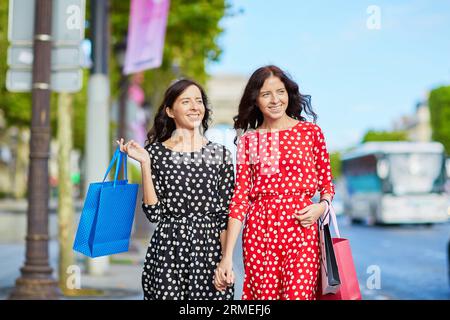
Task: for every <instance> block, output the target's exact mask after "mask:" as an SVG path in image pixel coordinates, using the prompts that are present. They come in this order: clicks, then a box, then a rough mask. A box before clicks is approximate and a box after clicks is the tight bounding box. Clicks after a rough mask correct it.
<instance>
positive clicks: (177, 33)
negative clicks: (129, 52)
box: [111, 0, 233, 107]
mask: <svg viewBox="0 0 450 320" xmlns="http://www.w3.org/2000/svg"><path fill="white" fill-rule="evenodd" d="M128 15H129V2H128V1H113V2H112V3H111V24H112V34H111V42H112V47H114V46H115V45H117V44H118V43H120V42H121V41H123V39H124V38H125V37H126V33H127V29H128ZM231 15H233V13H231V6H230V4H229V3H228V2H227V1H225V0H189V1H186V0H171V1H170V9H169V17H168V21H167V31H166V38H165V46H164V55H163V63H162V65H161V67H159V68H157V69H151V70H148V71H146V72H145V82H144V83H145V86H144V90H145V93H146V96H148V97H149V98H150V103H151V105H152V106H154V107H157V106H158V104H159V103H160V102H161V100H162V95H163V93H164V91H165V89H166V88H167V86H168V85H169V84H170V82H171V81H172V80H173V79H175V78H178V77H181V76H185V77H191V78H193V79H195V80H197V81H198V82H200V83H201V84H205V83H206V80H207V78H208V75H207V73H206V69H205V66H206V63H208V62H212V61H217V60H218V59H219V57H220V55H221V53H222V49H221V48H220V46H219V45H218V43H217V41H218V37H219V36H220V34H221V33H222V32H223V28H222V27H221V26H220V24H219V22H220V20H221V19H222V18H223V17H226V16H231ZM117 70H118V69H117V62H116V61H114V63H113V64H111V84H112V93H113V95H116V94H117V91H118V87H119V86H118V83H119V78H120V74H119V73H118V71H117Z"/></svg>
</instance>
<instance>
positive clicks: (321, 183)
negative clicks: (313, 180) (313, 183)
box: [314, 126, 334, 198]
mask: <svg viewBox="0 0 450 320" xmlns="http://www.w3.org/2000/svg"><path fill="white" fill-rule="evenodd" d="M314 163H315V167H316V173H317V180H318V184H317V189H318V190H317V191H319V192H320V195H321V196H322V195H324V194H326V193H328V194H330V195H331V197H332V198H333V197H334V185H333V177H332V175H331V163H330V156H329V154H328V151H327V147H326V144H325V137H324V135H323V132H322V130H321V129H320V128H319V127H318V126H316V134H315V141H314Z"/></svg>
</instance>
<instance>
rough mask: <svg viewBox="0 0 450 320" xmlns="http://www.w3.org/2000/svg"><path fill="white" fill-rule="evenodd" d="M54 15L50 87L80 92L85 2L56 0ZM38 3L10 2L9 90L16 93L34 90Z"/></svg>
mask: <svg viewBox="0 0 450 320" xmlns="http://www.w3.org/2000/svg"><path fill="white" fill-rule="evenodd" d="M52 3H53V8H52V10H53V14H52V61H51V70H52V73H51V81H50V88H51V90H52V91H56V92H76V91H79V90H80V89H81V87H82V80H83V73H82V71H81V67H82V64H83V53H82V41H83V39H84V29H85V26H84V21H85V5H86V3H85V0H55V1H53V2H52ZM34 12H35V0H10V2H9V16H8V40H9V42H10V47H9V48H8V58H7V62H8V66H9V70H8V71H7V75H6V79H7V80H6V88H7V89H8V90H9V91H12V92H29V91H31V89H32V84H31V79H32V67H33V37H34Z"/></svg>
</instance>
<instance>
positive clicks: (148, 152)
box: [118, 79, 234, 300]
mask: <svg viewBox="0 0 450 320" xmlns="http://www.w3.org/2000/svg"><path fill="white" fill-rule="evenodd" d="M209 114H210V110H209V109H208V101H207V97H206V95H205V93H204V91H203V89H202V88H201V87H200V86H199V85H198V84H196V83H195V82H193V81H191V80H186V79H185V80H179V81H177V82H175V83H174V84H172V85H171V86H170V87H169V88H168V89H167V91H166V93H165V96H164V101H163V103H162V104H161V106H160V108H159V110H158V112H157V115H156V117H155V122H154V126H153V128H152V129H151V130H150V132H149V134H148V139H149V144H148V145H147V146H146V147H145V148H142V147H141V146H139V145H138V144H137V143H136V142H134V141H133V140H131V141H129V142H128V143H126V144H123V140H122V139H121V140H120V141H118V143H119V145H120V146H121V150H123V151H124V152H127V154H128V155H129V156H130V157H131V158H133V159H135V160H137V161H139V162H140V163H141V170H142V178H143V181H142V185H143V193H144V199H143V203H142V208H143V210H144V213H145V214H146V216H147V217H148V219H149V220H150V222H153V223H158V225H157V227H156V230H155V232H154V234H153V236H152V238H151V240H150V245H149V248H148V250H147V255H146V258H145V263H144V270H143V273H142V287H143V290H144V299H145V300H166V299H170V300H186V299H202V300H203V299H209V300H231V299H233V298H234V287H233V286H229V287H223V288H221V289H222V290H217V289H216V288H215V287H214V284H213V280H214V270H215V268H216V266H217V264H218V263H219V261H220V259H221V255H222V248H223V245H224V244H225V237H226V228H227V221H228V206H229V203H230V200H231V196H232V190H233V187H234V173H233V164H232V160H231V153H230V152H229V151H228V150H227V149H226V148H225V147H224V146H222V145H220V144H217V143H212V142H209V141H207V140H206V138H205V137H204V136H203V135H202V130H203V131H205V130H206V129H207V128H208V120H209ZM222 244H223V245H222Z"/></svg>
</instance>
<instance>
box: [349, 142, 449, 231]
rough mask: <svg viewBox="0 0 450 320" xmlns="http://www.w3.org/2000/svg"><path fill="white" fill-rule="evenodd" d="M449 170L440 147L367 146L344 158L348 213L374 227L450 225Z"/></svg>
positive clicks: (412, 144) (421, 144)
mask: <svg viewBox="0 0 450 320" xmlns="http://www.w3.org/2000/svg"><path fill="white" fill-rule="evenodd" d="M446 167H447V170H446ZM448 167H449V166H448V165H447V166H446V160H445V152H444V147H443V145H442V144H440V143H438V142H368V143H365V144H362V145H361V146H359V147H357V148H356V149H354V150H352V151H351V152H349V153H347V154H344V155H343V157H342V171H343V178H344V185H345V192H344V213H345V214H346V215H348V216H349V217H350V218H351V220H352V222H366V223H368V224H378V223H379V224H403V223H405V224H406V223H421V224H432V223H439V222H445V221H448V218H449V216H448V206H449V196H448V194H446V193H445V183H446V180H447V176H449V175H450V174H449V172H448V171H449V170H448V169H449V168H448Z"/></svg>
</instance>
